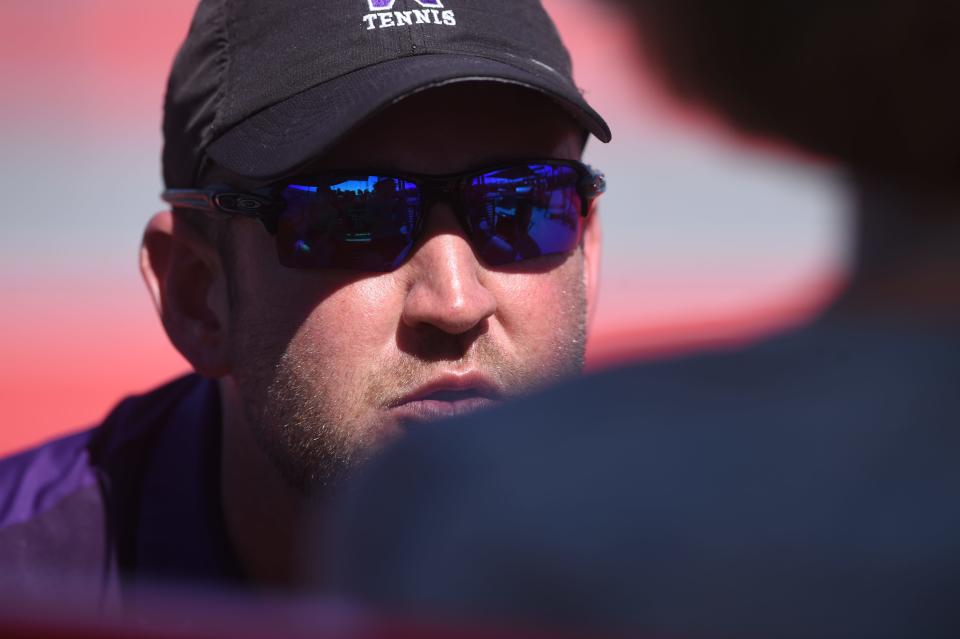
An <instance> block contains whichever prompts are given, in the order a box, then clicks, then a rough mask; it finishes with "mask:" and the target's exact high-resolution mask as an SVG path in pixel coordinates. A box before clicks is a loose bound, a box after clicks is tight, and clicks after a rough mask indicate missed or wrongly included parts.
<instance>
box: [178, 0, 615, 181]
mask: <svg viewBox="0 0 960 639" xmlns="http://www.w3.org/2000/svg"><path fill="white" fill-rule="evenodd" d="M464 81H489V82H501V83H508V84H514V85H520V86H524V87H528V88H530V89H531V90H535V91H538V92H540V93H542V94H544V95H546V96H548V97H549V98H552V99H553V100H554V101H555V102H556V103H557V104H559V105H560V106H562V107H563V108H565V109H566V110H567V111H568V112H569V113H570V114H571V115H572V116H573V117H574V118H575V119H576V121H577V122H579V123H580V124H581V125H582V126H583V127H584V128H585V129H586V130H587V131H589V132H591V133H593V134H594V135H595V136H596V137H598V138H599V139H600V140H602V141H604V142H609V141H610V137H611V136H610V129H609V127H608V126H607V124H606V123H605V122H604V121H603V119H602V118H601V117H600V116H599V115H598V114H597V112H596V111H594V110H593V108H591V107H590V105H589V104H587V102H586V100H584V98H583V96H582V95H581V92H580V91H579V90H578V89H577V87H576V85H575V84H574V82H573V77H572V69H571V62H570V56H569V54H568V53H567V50H566V49H565V48H564V46H563V43H562V42H561V40H560V36H559V35H558V33H557V31H556V28H555V27H554V25H553V23H552V22H551V20H550V18H549V17H548V16H547V14H546V12H545V11H544V9H543V7H542V6H541V4H540V2H539V0H201V2H200V5H199V7H198V8H197V12H196V15H195V16H194V19H193V23H192V24H191V27H190V32H189V34H188V35H187V39H186V41H185V42H184V44H183V46H182V47H181V49H180V52H179V53H178V55H177V57H176V60H175V61H174V64H173V70H172V71H171V73H170V80H169V84H168V87H167V96H166V104H165V114H164V125H163V130H164V138H165V145H164V150H163V170H164V180H165V182H166V184H167V187H168V188H189V187H194V186H198V185H197V184H196V181H197V180H198V178H199V176H200V174H201V171H202V170H203V167H204V165H205V163H206V162H209V161H211V160H212V161H213V162H215V163H217V164H218V165H220V166H222V167H223V168H225V169H227V170H229V171H231V172H233V173H236V174H239V175H242V176H246V177H249V178H252V179H260V180H269V179H271V178H276V177H280V176H282V175H284V174H287V173H289V172H290V171H292V170H294V169H296V168H297V167H298V166H300V165H301V164H303V163H305V162H307V161H308V160H310V159H311V158H313V157H315V156H317V155H319V154H321V153H323V151H324V150H326V149H328V148H330V146H331V145H332V144H334V143H335V142H336V141H337V140H339V139H340V138H341V137H342V136H344V135H345V134H346V133H347V132H349V131H350V130H351V129H353V128H354V127H356V126H357V125H358V124H361V123H362V122H364V121H365V120H367V119H368V118H370V117H371V116H372V115H374V114H376V113H377V112H379V111H381V110H383V109H384V108H386V107H388V106H390V105H391V104H393V103H395V102H397V101H399V100H402V99H403V98H405V97H407V96H410V95H412V94H414V93H417V92H419V91H422V90H424V89H428V88H431V87H438V86H443V85H446V84H451V83H455V82H464ZM399 124H400V123H398V125H399Z"/></svg>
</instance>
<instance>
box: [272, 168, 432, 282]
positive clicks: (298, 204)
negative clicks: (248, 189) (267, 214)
mask: <svg viewBox="0 0 960 639" xmlns="http://www.w3.org/2000/svg"><path fill="white" fill-rule="evenodd" d="M282 196H283V199H284V201H285V202H286V209H285V210H284V212H283V213H282V214H281V216H280V220H279V224H278V230H277V248H278V252H279V254H280V262H281V264H283V265H284V266H289V267H292V268H347V269H358V270H364V271H391V270H393V269H395V268H397V267H398V266H399V265H400V264H402V263H403V261H404V260H405V259H406V258H407V256H408V255H409V253H410V250H411V249H412V248H413V242H414V238H415V237H416V232H417V225H418V224H419V216H420V192H419V189H418V187H417V185H416V184H413V183H412V182H408V181H406V180H401V179H398V178H391V177H378V176H363V177H351V178H345V179H336V180H331V181H329V182H327V183H323V184H309V185H308V184H290V185H288V186H287V187H286V188H285V189H284V190H283V194H282Z"/></svg>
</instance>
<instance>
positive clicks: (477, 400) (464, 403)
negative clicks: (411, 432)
mask: <svg viewBox="0 0 960 639" xmlns="http://www.w3.org/2000/svg"><path fill="white" fill-rule="evenodd" d="M502 398H503V394H502V393H501V392H500V390H499V389H498V388H497V387H496V385H495V384H493V383H492V382H490V381H489V380H488V379H487V378H485V377H483V376H482V375H478V374H466V375H444V376H441V377H438V378H436V379H433V380H431V381H430V382H428V383H427V384H424V385H423V386H421V387H419V388H417V389H416V390H414V391H413V392H411V393H408V394H407V395H404V396H403V397H401V398H400V399H399V400H398V401H396V402H394V403H393V404H392V405H391V406H390V412H391V413H392V414H393V415H394V416H395V417H396V418H397V419H398V420H399V421H400V422H403V423H414V422H426V421H433V420H435V419H443V418H448V417H456V416H457V415H463V414H466V413H470V412H473V411H475V410H478V409H481V408H487V407H489V406H493V405H495V404H497V403H498V402H500V401H502Z"/></svg>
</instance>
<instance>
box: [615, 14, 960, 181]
mask: <svg viewBox="0 0 960 639" xmlns="http://www.w3.org/2000/svg"><path fill="white" fill-rule="evenodd" d="M620 2H621V3H622V4H624V5H626V6H627V7H628V8H629V9H631V10H633V11H634V12H635V14H636V17H637V20H636V23H637V25H638V27H639V30H640V35H641V42H642V44H643V45H644V49H645V51H647V52H648V53H649V57H650V59H652V60H653V61H654V63H655V64H656V65H657V66H658V67H659V68H660V69H661V71H662V72H663V76H664V79H665V80H666V82H667V83H668V85H670V87H671V88H673V89H674V90H675V91H676V92H677V93H678V94H679V95H681V96H682V97H685V98H688V99H690V100H693V101H697V102H700V103H702V104H705V105H706V106H708V107H710V108H712V109H715V110H717V111H718V112H719V113H721V114H722V115H724V116H726V117H727V118H729V119H730V120H731V121H732V122H733V123H734V124H735V125H736V126H738V127H741V128H743V129H745V130H747V131H751V132H754V133H759V134H762V135H772V136H775V137H779V138H782V139H786V140H788V141H790V142H792V143H794V144H796V145H798V146H799V147H802V148H804V149H806V150H808V151H811V152H813V153H816V154H820V155H823V156H826V157H829V158H833V159H836V160H839V161H840V162H842V163H843V164H844V165H846V166H848V167H850V168H851V169H852V170H853V171H855V172H856V173H858V174H867V175H871V176H876V177H879V178H881V179H895V180H897V181H903V182H919V183H920V184H921V185H922V186H928V185H932V186H934V187H939V186H944V185H948V186H952V185H954V184H956V181H957V177H958V174H960V120H958V119H957V117H956V114H957V113H958V112H960V88H958V87H957V84H956V82H955V81H954V76H955V75H956V69H957V68H958V66H960V40H958V39H957V37H956V34H957V32H958V30H960V6H958V5H957V4H955V3H950V2H932V1H928V0H921V1H916V2H914V1H909V0H901V1H894V2H831V1H828V0H812V1H809V2H762V1H758V0H733V1H732V2H722V3H717V2H710V1H709V0H620Z"/></svg>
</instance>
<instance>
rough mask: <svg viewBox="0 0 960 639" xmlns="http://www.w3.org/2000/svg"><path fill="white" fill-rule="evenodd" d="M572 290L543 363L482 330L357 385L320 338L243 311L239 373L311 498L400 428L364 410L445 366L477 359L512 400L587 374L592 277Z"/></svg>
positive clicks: (267, 433)
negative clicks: (287, 335)
mask: <svg viewBox="0 0 960 639" xmlns="http://www.w3.org/2000/svg"><path fill="white" fill-rule="evenodd" d="M571 288H572V289H573V290H565V291H564V292H563V294H562V297H563V300H562V309H563V312H562V314H563V316H564V317H563V318H562V319H563V320H564V321H563V322H558V324H557V327H556V328H557V331H556V336H555V339H554V342H553V344H552V345H551V348H549V349H548V350H547V351H546V352H545V353H544V354H542V355H540V356H538V357H537V358H536V361H517V360H516V359H515V358H513V357H511V356H509V355H507V354H506V353H505V352H503V350H502V349H501V348H500V347H499V346H498V345H497V344H496V343H495V342H494V341H493V340H492V339H491V338H489V337H488V336H487V335H486V334H482V335H480V336H479V337H478V338H477V339H476V341H474V342H473V343H472V344H471V345H470V347H469V349H468V350H467V352H466V353H462V354H461V356H460V357H451V358H446V359H442V360H441V361H436V360H435V359H433V358H431V359H430V360H424V359H420V358H418V357H416V356H414V355H410V354H407V353H401V352H398V353H397V355H396V359H395V361H392V362H384V363H383V364H382V365H380V366H377V367H376V368H375V369H374V371H375V372H374V373H372V375H371V376H370V377H368V378H367V379H366V380H362V381H361V382H360V383H359V384H355V385H354V386H355V388H353V389H351V388H349V385H348V384H344V383H343V382H344V380H348V379H351V377H350V374H349V373H345V372H343V371H335V370H330V368H329V367H324V360H325V359H326V358H325V355H324V353H323V351H322V349H321V348H319V347H318V346H317V345H316V344H314V343H312V342H311V341H310V340H297V339H296V338H294V339H293V340H289V341H288V342H287V343H286V344H282V345H276V344H274V343H271V340H270V339H269V338H268V339H264V333H262V332H259V331H257V330H256V326H257V324H259V323H258V322H246V321H244V319H243V317H242V315H243V314H242V313H240V314H238V316H237V317H236V319H237V320H238V321H237V322H236V326H237V327H238V328H237V335H236V337H237V339H236V342H235V343H236V344H237V348H236V349H235V350H236V357H235V361H237V362H238V364H239V365H238V366H237V367H236V368H235V373H234V377H235V380H236V384H237V387H238V390H239V391H240V397H241V398H242V402H243V411H244V415H245V417H246V420H247V423H248V424H249V425H250V427H251V429H252V432H253V435H254V437H255V439H256V441H257V443H258V445H259V446H260V448H261V449H262V451H263V452H264V453H265V454H266V456H267V458H269V459H270V460H271V462H272V463H273V465H274V466H275V468H276V469H277V471H278V472H279V474H280V475H281V477H282V478H283V479H284V480H285V481H286V483H287V484H288V485H289V486H290V487H291V488H292V489H294V490H295V491H296V492H298V493H300V494H302V495H303V496H316V495H317V494H318V493H322V492H324V491H326V490H327V489H329V488H330V487H333V486H335V485H337V484H339V483H340V482H341V481H342V480H343V479H344V478H345V477H346V476H348V475H349V473H350V471H351V470H352V469H353V468H355V467H356V466H357V465H358V464H360V463H362V462H363V461H364V460H366V459H367V458H369V457H370V456H371V455H372V454H373V453H374V452H376V450H378V448H379V447H380V446H382V445H383V443H384V442H385V440H387V439H389V436H388V435H389V430H390V427H389V426H390V425H389V424H385V423H383V420H382V419H381V420H379V421H378V420H377V419H371V418H370V414H369V413H370V411H368V414H367V415H364V414H362V413H363V411H362V410H360V411H358V408H363V407H367V408H369V407H373V409H374V410H373V411H372V412H373V414H377V413H380V414H382V413H381V411H383V410H385V409H387V408H388V407H389V406H390V405H391V402H394V401H396V400H397V399H398V398H400V397H402V396H403V395H404V394H406V393H408V392H410V391H412V390H413V389H415V388H418V387H420V386H421V385H423V384H424V383H426V382H427V381H428V380H429V379H431V378H432V376H434V375H435V374H436V373H437V372H438V371H439V370H441V369H444V368H448V367H451V366H453V367H461V366H463V365H469V366H470V367H471V368H473V369H476V370H479V371H482V372H483V373H484V374H485V375H486V376H488V377H489V378H491V379H492V381H493V382H494V383H496V384H497V386H498V387H500V388H502V389H504V391H505V393H506V394H507V396H508V397H511V396H517V395H522V394H526V393H529V392H531V391H534V390H536V389H537V388H540V387H543V386H547V385H550V384H551V383H554V382H556V381H559V380H561V379H564V378H566V377H569V376H572V375H576V374H579V373H580V372H581V371H582V369H583V363H584V353H585V347H586V299H585V291H584V287H583V281H582V278H578V280H577V285H575V286H572V287H571ZM278 352H279V353H280V354H279V356H277V355H276V353H278ZM352 379H356V377H355V376H354V377H353V378H352ZM356 386H359V388H356Z"/></svg>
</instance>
